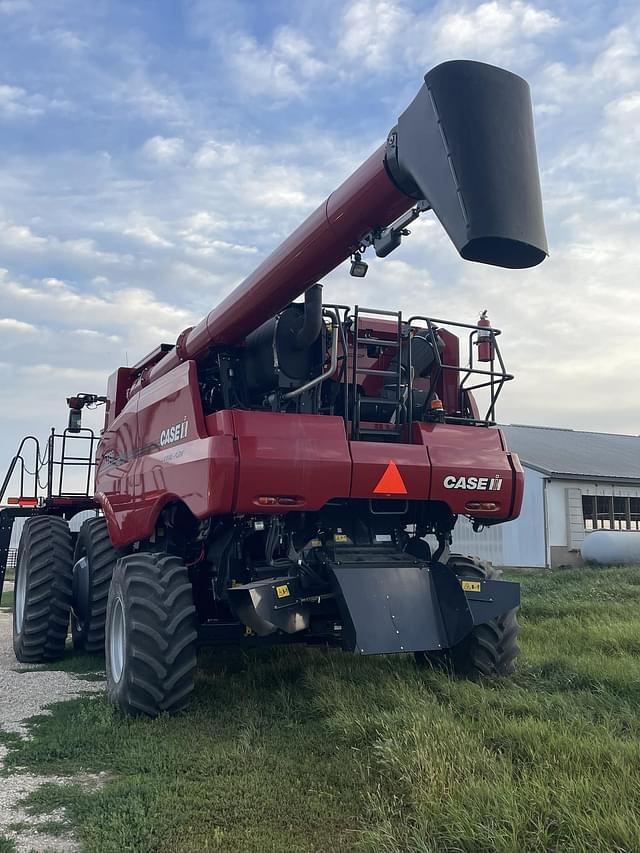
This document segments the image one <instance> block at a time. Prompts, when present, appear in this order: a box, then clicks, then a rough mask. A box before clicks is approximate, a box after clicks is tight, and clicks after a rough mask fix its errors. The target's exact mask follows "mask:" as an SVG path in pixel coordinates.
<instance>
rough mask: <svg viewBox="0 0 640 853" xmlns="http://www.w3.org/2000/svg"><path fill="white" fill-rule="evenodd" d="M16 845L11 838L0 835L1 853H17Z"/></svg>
mask: <svg viewBox="0 0 640 853" xmlns="http://www.w3.org/2000/svg"><path fill="white" fill-rule="evenodd" d="M15 849H16V845H15V844H14V843H13V841H11V839H10V838H5V837H4V836H3V835H0V853H15Z"/></svg>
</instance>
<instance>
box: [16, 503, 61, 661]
mask: <svg viewBox="0 0 640 853" xmlns="http://www.w3.org/2000/svg"><path fill="white" fill-rule="evenodd" d="M72 573H73V542H72V538H71V533H70V531H69V525H68V524H67V522H66V521H64V519H62V518H58V517H57V516H53V515H36V516H33V517H32V518H28V519H27V520H26V522H25V524H24V527H23V530H22V536H21V537H20V546H19V548H18V563H17V566H16V583H15V605H14V608H13V650H14V652H15V656H16V658H17V659H18V660H19V661H20V663H44V662H46V661H54V660H59V659H60V658H61V657H62V656H63V655H64V646H65V642H66V639H67V633H68V629H69V612H70V610H71V578H72Z"/></svg>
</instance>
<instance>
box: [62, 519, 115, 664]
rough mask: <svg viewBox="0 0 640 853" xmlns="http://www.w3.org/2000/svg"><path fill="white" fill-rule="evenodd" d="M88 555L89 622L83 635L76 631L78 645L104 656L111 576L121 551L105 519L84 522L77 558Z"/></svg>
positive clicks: (90, 652) (74, 638)
mask: <svg viewBox="0 0 640 853" xmlns="http://www.w3.org/2000/svg"><path fill="white" fill-rule="evenodd" d="M82 553H84V554H86V556H87V559H88V560H89V561H90V563H91V580H90V587H89V619H88V623H87V625H86V628H85V632H84V633H82V634H79V633H76V632H75V631H74V632H73V642H74V646H75V647H76V648H77V649H78V650H80V651H83V652H86V653H87V654H100V655H103V654H104V624H105V619H106V615H107V600H108V598H109V587H110V585H111V577H112V575H113V570H114V568H115V565H116V561H117V559H118V552H117V551H116V549H115V548H114V547H113V545H112V543H111V538H110V536H109V530H108V528H107V522H106V520H105V519H104V518H103V517H100V518H90V519H88V520H87V521H85V522H84V524H83V525H82V527H81V528H80V532H79V534H78V542H77V544H76V554H75V559H76V560H77V559H79V558H80V556H81V555H82Z"/></svg>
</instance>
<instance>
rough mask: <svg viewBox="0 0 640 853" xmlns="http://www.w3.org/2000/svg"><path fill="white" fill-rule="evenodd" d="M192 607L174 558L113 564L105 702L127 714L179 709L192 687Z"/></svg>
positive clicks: (144, 556)
mask: <svg viewBox="0 0 640 853" xmlns="http://www.w3.org/2000/svg"><path fill="white" fill-rule="evenodd" d="M196 639H197V631H196V611H195V607H194V606H193V591H192V586H191V582H190V581H189V575H188V571H187V568H186V566H185V565H184V564H183V563H182V561H181V560H180V559H179V558H178V557H172V556H169V555H168V554H162V553H138V554H131V555H129V556H126V557H121V558H120V559H119V560H118V562H117V563H116V567H115V570H114V572H113V577H112V579H111V587H110V590H109V600H108V604H107V619H106V637H105V650H106V669H107V694H108V697H109V701H110V702H111V703H112V704H113V705H116V706H117V707H118V708H119V709H120V710H121V711H122V712H123V713H124V714H127V715H129V716H143V715H146V716H148V717H156V716H158V714H161V713H163V712H167V713H170V714H175V713H176V712H178V711H181V710H183V709H184V708H185V707H186V706H187V704H188V702H189V699H190V697H191V693H192V691H193V677H194V671H195V666H196Z"/></svg>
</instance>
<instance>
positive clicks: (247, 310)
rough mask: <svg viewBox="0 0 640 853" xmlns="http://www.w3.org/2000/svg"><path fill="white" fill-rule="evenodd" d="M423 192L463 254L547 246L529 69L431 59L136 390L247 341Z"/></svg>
mask: <svg viewBox="0 0 640 853" xmlns="http://www.w3.org/2000/svg"><path fill="white" fill-rule="evenodd" d="M416 202H422V203H423V204H422V206H423V207H426V206H427V205H428V206H429V207H430V208H431V209H432V210H433V211H434V213H435V215H436V216H437V217H438V219H439V220H440V222H441V224H442V226H443V228H444V229H445V231H446V232H447V234H448V235H449V237H450V238H451V241H452V242H453V244H454V246H455V247H456V249H457V250H458V252H459V253H460V255H461V256H462V257H463V258H464V259H466V260H470V261H478V262H480V263H485V264H492V265H494V266H499V267H508V268H512V269H522V268H526V267H532V266H535V265H536V264H539V263H540V262H541V261H542V260H543V259H544V258H545V256H546V255H547V241H546V236H545V230H544V222H543V216H542V199H541V195H540V182H539V177H538V165H537V157H536V148H535V138H534V131H533V111H532V106H531V96H530V92H529V86H528V84H527V82H526V81H525V80H523V79H522V78H521V77H518V76H517V75H516V74H512V73H511V72H509V71H505V70H504V69H501V68H496V67H495V66H493V65H486V64H484V63H481V62H470V61H466V60H456V61H452V62H445V63H443V64H442V65H438V66H436V67H435V68H433V69H432V70H431V71H429V72H428V74H426V75H425V78H424V84H423V86H422V87H421V88H420V91H419V92H418V94H417V95H416V97H415V98H414V100H413V101H412V103H411V104H410V105H409V106H408V107H407V109H406V110H405V111H404V112H403V113H402V115H401V116H400V118H399V119H398V123H397V125H396V126H395V127H393V128H392V129H391V131H390V132H389V135H388V137H387V141H386V143H385V144H383V145H381V146H380V148H378V149H377V151H375V152H374V153H373V154H372V155H371V156H370V157H369V158H368V159H367V160H365V162H364V163H363V164H362V165H361V166H360V167H359V168H358V169H356V171H355V172H354V173H353V174H352V175H351V176H350V177H349V178H347V180H346V181H345V182H344V183H343V184H341V185H340V186H339V187H338V189H336V190H335V191H334V192H333V193H331V195H330V196H329V197H328V198H327V199H326V201H324V202H323V203H322V204H321V205H320V207H318V208H317V210H315V211H314V212H313V213H312V214H311V216H309V217H308V219H306V220H305V221H304V222H303V223H302V225H300V227H299V228H298V229H297V230H296V231H294V232H293V234H291V236H290V237H288V238H287V239H286V240H285V241H284V242H283V243H282V244H281V245H280V246H279V247H278V248H277V249H276V250H275V251H274V252H272V254H271V255H269V257H268V258H267V259H266V260H265V261H264V262H263V263H262V264H261V265H260V266H259V267H258V268H257V269H256V270H255V271H254V272H253V273H251V275H250V276H249V277H248V278H246V279H245V280H244V281H243V282H242V283H241V284H239V285H238V287H236V288H235V290H233V291H232V292H231V293H230V294H229V295H228V296H227V297H226V299H224V300H223V301H222V302H221V303H220V305H218V307H217V308H214V309H213V311H211V312H210V313H209V314H208V315H207V316H206V317H205V318H204V319H203V320H201V321H200V323H198V325H197V326H195V327H194V328H192V329H187V330H185V331H184V332H183V333H182V334H181V335H180V337H179V338H178V342H177V345H176V347H175V348H174V349H173V350H171V351H170V352H169V353H167V355H165V356H164V358H162V359H161V360H160V361H159V362H158V363H157V364H156V365H155V366H154V367H152V368H151V369H150V370H149V371H148V372H147V373H146V374H144V377H143V378H142V379H141V380H139V381H138V382H137V383H136V384H135V385H134V386H133V388H132V390H131V392H130V393H135V391H137V390H138V389H139V388H140V387H141V385H143V384H145V385H146V384H148V383H149V382H152V381H153V380H154V379H157V378H158V377H160V376H163V375H164V374H166V373H167V372H168V371H170V370H172V369H173V368H174V367H176V366H177V365H178V364H179V363H180V362H181V361H185V360H187V359H198V358H199V357H201V356H203V355H204V354H205V353H206V352H207V350H208V347H209V346H211V345H212V344H214V343H215V344H237V343H239V342H240V341H242V340H243V339H244V338H245V337H246V336H247V335H248V334H249V333H250V332H252V331H254V330H255V329H257V328H258V327H259V326H260V325H261V324H262V323H264V322H266V321H267V320H269V319H270V318H271V317H273V316H274V315H275V314H276V313H277V312H278V311H281V310H282V309H283V308H284V307H285V306H286V305H288V304H289V303H290V302H292V301H293V300H294V299H296V298H297V297H298V296H300V294H302V293H303V292H304V291H305V290H306V289H307V288H308V287H309V286H310V285H311V284H312V283H313V282H315V281H318V280H320V279H321V278H322V277H323V276H325V275H327V274H328V273H329V272H331V270H333V269H334V268H335V267H336V266H338V264H340V263H342V262H343V261H344V260H345V259H346V258H348V257H349V255H350V254H352V253H353V252H354V251H355V250H357V248H358V247H359V246H360V244H361V242H362V240H363V238H365V236H366V235H369V234H375V233H378V232H380V231H381V230H382V229H383V228H386V227H387V226H388V225H389V224H390V223H392V222H394V221H395V220H396V219H397V218H398V217H399V216H401V215H402V214H403V213H405V212H406V211H407V210H409V209H410V208H411V207H414V206H415V205H416ZM425 203H426V204H425Z"/></svg>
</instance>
